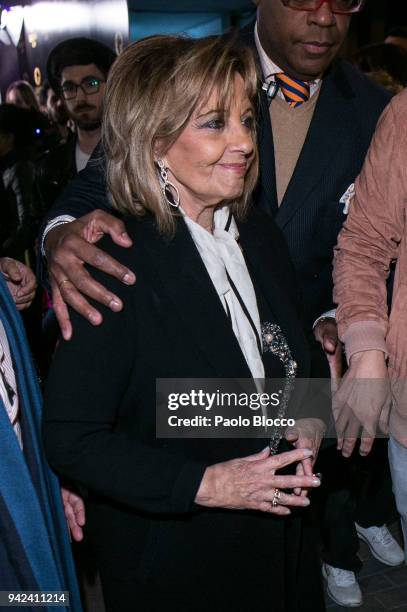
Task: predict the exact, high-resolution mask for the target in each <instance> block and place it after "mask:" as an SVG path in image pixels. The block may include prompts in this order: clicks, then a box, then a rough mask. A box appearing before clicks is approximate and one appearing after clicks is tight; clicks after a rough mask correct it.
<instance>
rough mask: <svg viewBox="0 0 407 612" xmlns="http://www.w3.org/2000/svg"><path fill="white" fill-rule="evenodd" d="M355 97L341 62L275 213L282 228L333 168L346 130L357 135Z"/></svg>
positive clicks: (330, 77) (326, 84) (327, 80)
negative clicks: (325, 174) (355, 131)
mask: <svg viewBox="0 0 407 612" xmlns="http://www.w3.org/2000/svg"><path fill="white" fill-rule="evenodd" d="M353 98H354V94H353V90H352V89H351V87H350V85H349V83H348V81H347V80H346V77H345V75H344V73H343V70H342V68H341V64H340V63H339V64H338V65H337V66H335V67H333V68H332V70H331V71H330V72H329V73H328V74H327V75H326V76H325V77H324V81H323V84H322V87H321V92H320V96H319V99H318V101H317V105H316V108H315V112H314V116H313V118H312V121H311V125H310V129H309V131H308V135H307V137H306V140H305V143H304V147H303V149H302V151H301V154H300V157H299V159H298V163H297V166H296V168H295V170H294V174H293V176H292V179H291V181H290V183H289V185H288V188H287V191H286V193H285V196H284V198H283V201H282V203H281V205H280V208H279V210H278V213H277V215H276V222H277V224H278V225H279V227H280V228H284V227H285V225H286V224H287V223H288V222H289V221H290V219H291V218H292V217H293V215H294V214H295V212H296V210H297V209H298V208H299V207H300V206H301V205H302V204H303V202H304V201H305V199H306V198H307V197H308V196H309V194H310V193H311V192H312V190H313V189H314V188H315V187H316V186H318V182H319V181H320V180H321V178H322V176H323V174H324V173H325V172H326V171H328V172H329V171H330V170H329V169H330V168H331V167H332V166H333V165H334V163H335V157H336V156H338V155H341V143H342V142H343V141H344V139H346V138H347V134H349V135H352V138H354V133H353V132H354V130H355V122H354V106H353ZM321 151H322V152H323V156H321Z"/></svg>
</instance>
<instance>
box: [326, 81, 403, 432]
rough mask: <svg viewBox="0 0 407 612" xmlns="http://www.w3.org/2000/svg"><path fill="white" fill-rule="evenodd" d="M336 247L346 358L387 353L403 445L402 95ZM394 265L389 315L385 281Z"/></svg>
mask: <svg viewBox="0 0 407 612" xmlns="http://www.w3.org/2000/svg"><path fill="white" fill-rule="evenodd" d="M355 189H356V195H355V198H354V200H353V201H352V203H351V205H350V211H349V216H348V218H347V220H346V222H345V224H344V227H343V229H342V231H341V233H340V234H339V238H338V245H337V247H336V249H335V251H336V252H335V265H334V282H335V290H334V300H335V302H337V304H338V310H337V320H338V327H339V336H340V338H341V340H342V341H343V342H344V343H345V348H346V353H347V357H348V359H349V358H350V357H351V356H352V355H353V354H354V353H357V352H361V351H366V350H369V349H379V350H382V351H383V352H385V353H387V354H388V357H389V373H390V376H391V378H392V381H393V383H392V387H393V396H394V400H395V402H394V407H393V410H392V413H391V416H390V431H391V433H392V435H393V436H394V437H395V438H396V439H397V440H399V441H400V442H401V443H405V442H406V440H407V219H406V215H407V89H405V90H404V91H403V92H402V93H400V94H399V95H398V96H396V97H395V98H393V100H392V101H391V102H390V104H389V106H388V107H387V108H386V110H385V111H384V113H383V115H382V117H381V119H380V121H379V124H378V127H377V130H376V133H375V135H374V138H373V141H372V144H371V146H370V149H369V152H368V155H367V158H366V161H365V164H364V166H363V168H362V172H361V174H360V176H359V177H358V179H357V180H356V183H355ZM393 260H394V261H396V262H397V264H396V273H395V279H394V290H393V301H392V309H391V314H390V317H389V315H388V309H387V290H386V279H387V277H388V275H389V268H390V264H391V262H392V261H393Z"/></svg>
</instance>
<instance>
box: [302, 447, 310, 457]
mask: <svg viewBox="0 0 407 612" xmlns="http://www.w3.org/2000/svg"><path fill="white" fill-rule="evenodd" d="M302 454H303V455H304V457H312V450H310V449H309V448H304V450H303V453H302Z"/></svg>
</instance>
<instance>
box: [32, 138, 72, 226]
mask: <svg viewBox="0 0 407 612" xmlns="http://www.w3.org/2000/svg"><path fill="white" fill-rule="evenodd" d="M75 149H76V138H75V136H71V137H70V138H69V139H68V141H67V142H65V143H63V144H59V145H58V146H56V147H54V148H53V149H50V150H49V151H47V152H46V153H44V154H43V155H42V157H40V158H39V160H38V161H37V162H36V165H35V186H36V192H37V197H38V203H39V209H40V210H41V212H42V215H45V214H46V213H47V212H48V211H49V210H50V208H51V207H52V206H53V205H54V204H55V202H56V200H57V198H58V196H59V195H60V194H61V193H62V191H63V190H64V189H65V187H66V186H67V184H68V183H69V181H70V180H71V179H73V178H74V176H75V175H76V174H77V169H76V161H75Z"/></svg>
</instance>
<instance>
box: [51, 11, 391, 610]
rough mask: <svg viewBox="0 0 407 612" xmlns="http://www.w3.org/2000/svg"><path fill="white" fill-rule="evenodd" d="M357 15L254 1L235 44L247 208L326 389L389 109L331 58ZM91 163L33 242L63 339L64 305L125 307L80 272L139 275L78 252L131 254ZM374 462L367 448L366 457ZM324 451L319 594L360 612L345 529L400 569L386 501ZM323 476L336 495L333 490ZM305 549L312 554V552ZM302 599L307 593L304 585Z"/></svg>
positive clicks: (335, 366) (353, 542) (378, 471)
mask: <svg viewBox="0 0 407 612" xmlns="http://www.w3.org/2000/svg"><path fill="white" fill-rule="evenodd" d="M363 4H364V2H363V1H362V0H256V5H257V8H258V11H257V21H256V24H254V25H253V26H251V27H250V28H248V31H247V32H242V34H241V38H242V41H243V42H244V43H245V44H248V45H250V46H252V47H253V48H254V50H255V52H256V53H257V56H258V59H259V68H260V70H261V73H262V81H263V84H262V91H261V109H260V128H259V140H258V145H259V150H260V181H259V185H258V188H257V192H256V194H255V204H256V205H257V206H259V207H260V208H262V209H263V210H264V211H266V212H267V213H268V214H269V215H270V216H272V217H273V218H274V219H275V221H276V223H277V225H278V226H279V228H280V229H281V231H282V233H283V234H284V237H285V239H286V241H287V243H288V246H289V249H290V254H291V257H292V260H293V263H294V265H295V267H296V270H297V275H298V281H299V284H300V287H301V290H302V295H303V305H304V312H305V315H306V321H307V325H308V326H309V328H311V327H312V325H313V322H314V321H316V320H317V319H319V320H318V322H317V324H316V325H315V329H314V334H315V337H316V339H317V340H318V341H319V342H320V343H321V345H322V348H323V350H324V352H325V354H326V356H327V360H325V361H326V367H327V370H328V369H330V372H331V375H332V376H334V377H335V378H339V377H340V376H341V373H342V349H341V346H340V344H339V343H338V337H337V330H336V322H335V313H334V311H332V309H333V307H334V305H333V301H332V259H333V248H334V246H335V244H336V238H337V235H338V232H339V231H340V229H341V226H342V223H343V221H344V219H345V218H346V212H347V209H348V205H349V201H350V199H351V196H352V191H353V183H354V181H355V179H356V177H357V175H358V173H359V172H360V169H361V167H362V164H363V161H364V157H365V155H366V152H367V150H368V147H369V144H370V140H371V137H372V135H373V132H374V129H375V126H376V123H377V120H378V118H379V116H380V114H381V112H382V111H383V109H384V107H385V106H386V105H387V103H388V101H389V99H390V96H389V94H388V93H387V92H385V91H384V90H382V89H380V88H379V87H378V86H376V85H375V84H373V83H371V82H370V81H369V80H368V79H367V78H365V77H364V76H363V75H362V74H361V73H360V72H359V71H357V70H356V69H355V68H353V67H352V66H350V65H348V64H347V63H345V62H343V61H342V60H340V59H339V57H338V56H339V51H340V49H341V46H342V44H343V43H344V41H345V38H346V35H347V33H348V29H349V26H350V21H351V17H352V14H354V13H357V12H359V11H360V10H361V9H362V8H363ZM146 76H148V75H146ZM101 158H103V150H102V149H99V148H98V150H97V151H95V153H94V157H93V159H91V161H90V163H89V164H88V166H87V168H86V170H85V172H83V173H82V174H81V176H80V177H77V179H76V180H75V181H74V182H73V183H72V185H71V187H70V188H69V191H68V192H67V193H66V194H65V195H64V196H63V197H62V198H61V199H60V200H59V202H58V203H57V205H56V206H55V207H54V208H53V209H52V210H51V211H50V213H49V215H48V217H47V219H46V220H45V223H44V226H43V230H42V235H41V239H42V248H43V254H44V255H45V256H46V260H45V259H44V264H45V261H46V262H47V266H48V273H49V279H50V283H51V286H52V289H53V298H54V306H55V311H56V314H57V317H58V320H59V323H60V326H61V330H62V333H63V336H64V337H65V339H69V338H70V337H71V334H72V327H71V323H70V319H69V313H68V309H67V305H70V306H71V307H72V308H74V309H75V310H77V311H78V312H79V313H81V314H82V315H83V316H84V317H86V318H87V319H88V320H89V321H90V323H92V324H94V325H99V324H101V323H102V316H101V314H100V312H99V311H98V309H97V307H96V306H97V304H96V305H95V302H93V303H92V304H91V303H90V302H89V301H88V298H92V299H93V300H96V302H100V303H102V304H104V305H105V306H107V307H109V308H110V309H111V310H113V311H119V310H121V308H122V307H123V304H122V302H121V300H120V299H119V298H118V297H117V296H116V295H114V294H112V292H110V291H108V290H106V289H105V288H104V287H103V286H102V285H101V284H100V283H97V282H96V281H95V280H94V279H92V276H91V274H89V272H88V271H86V270H85V269H84V263H90V264H92V265H93V266H96V267H97V268H99V269H100V270H102V271H104V272H106V273H107V274H110V275H113V276H115V277H116V278H118V279H120V280H122V281H123V282H124V283H127V284H132V283H134V282H136V278H135V274H137V270H129V269H127V268H126V267H125V266H123V265H122V264H120V262H118V261H116V260H113V259H112V258H111V257H109V256H107V255H106V254H104V253H103V252H101V250H100V249H98V247H97V245H96V244H90V243H89V242H88V241H87V237H88V236H89V235H90V232H89V231H88V230H89V228H90V227H92V228H93V229H95V228H97V230H98V231H99V232H100V236H102V235H103V234H104V233H108V234H110V236H111V237H112V239H113V240H114V241H115V242H116V243H117V244H119V245H121V246H123V247H129V246H130V245H131V243H130V239H129V237H128V236H127V234H126V230H125V226H124V224H123V222H122V221H121V220H120V219H117V218H115V217H113V216H112V215H111V208H110V203H109V199H108V197H107V194H106V190H105V180H104V179H105V176H104V173H105V170H104V165H103V163H101ZM96 209H99V210H96ZM67 220H69V221H70V222H69V223H66V221H67ZM93 235H94V234H93ZM79 287H80V290H79V289H78V288H79ZM321 315H324V316H323V317H322V318H321ZM328 366H329V368H328ZM325 375H326V372H325V371H324V369H323V368H321V369H320V370H319V371H317V370H315V371H314V376H317V377H322V376H325ZM296 444H297V445H299V444H301V441H297V442H296ZM362 450H364V449H362ZM381 451H382V449H378V450H375V449H374V451H373V456H374V455H375V454H376V453H378V454H379V455H380V452H381ZM324 452H325V454H326V455H327V456H328V457H329V462H328V459H327V460H326V463H325V464H324V465H323V466H322V467H320V468H319V469H321V471H324V472H325V478H324V481H325V482H324V484H325V486H326V489H327V490H330V491H331V492H332V493H331V494H330V496H329V499H328V503H327V506H326V508H327V509H328V512H326V513H325V520H324V525H323V527H324V532H325V535H326V538H325V552H324V561H325V562H326V563H325V565H324V568H325V574H326V576H327V579H328V587H329V593H330V595H331V596H332V597H333V598H334V599H335V600H336V601H337V602H338V603H339V604H342V605H352V606H355V605H361V603H362V596H361V592H360V589H359V586H358V584H357V582H356V578H355V572H356V571H357V570H358V569H359V568H360V565H361V564H360V561H359V559H358V557H357V550H358V534H357V532H356V527H355V521H357V523H358V525H359V527H358V528H359V529H363V535H364V537H366V538H367V539H368V541H369V544H370V545H371V548H372V551H373V552H374V554H376V555H377V556H380V557H381V558H382V559H383V560H384V561H385V562H386V563H389V564H398V563H399V562H400V561H399V559H400V558H401V559H402V558H403V555H402V551H401V550H400V549H399V547H398V545H397V543H396V542H395V541H394V540H393V539H392V538H391V536H390V534H389V532H388V530H387V528H386V527H385V522H386V520H387V519H388V516H387V511H388V507H389V505H390V506H391V501H392V494H391V483H390V480H389V478H388V474H387V471H386V469H387V467H386V462H385V460H381V459H380V460H379V461H378V462H377V463H376V464H375V467H374V478H375V480H374V486H373V487H372V486H370V487H369V491H370V492H371V494H369V495H370V496H369V498H366V497H364V499H363V500H362V501H363V503H359V502H360V500H359V499H358V498H357V497H355V495H354V494H353V489H352V481H351V476H350V472H351V471H352V472H353V471H354V469H356V471H357V472H358V473H359V472H360V466H357V467H356V468H354V466H353V464H350V463H349V460H345V459H343V458H342V457H341V456H340V453H338V452H337V451H336V449H335V448H334V447H332V448H331V449H327V450H326V451H323V453H324ZM383 456H385V453H383ZM357 459H361V458H360V457H357ZM352 461H353V460H352ZM362 461H363V465H362V467H363V469H364V471H367V472H369V470H370V473H372V469H371V467H369V466H367V465H366V463H367V462H368V461H370V457H369V458H367V459H363V460H362ZM328 463H329V467H328ZM333 474H334V475H337V476H338V481H339V484H338V482H332V475H333ZM342 484H344V486H342ZM356 488H357V487H356ZM376 526H379V527H376ZM314 539H315V538H314ZM311 549H313V550H315V549H316V547H315V546H314V544H313V543H312V544H310V547H309V550H310V551H311ZM303 562H304V563H306V560H304V561H303ZM310 565H311V564H310ZM308 588H309V589H310V591H311V590H312V589H313V585H312V580H311V579H310V583H309V585H308ZM304 606H305V607H304V609H306V603H305V604H304Z"/></svg>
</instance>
